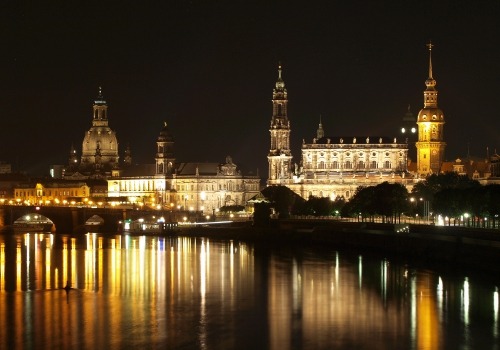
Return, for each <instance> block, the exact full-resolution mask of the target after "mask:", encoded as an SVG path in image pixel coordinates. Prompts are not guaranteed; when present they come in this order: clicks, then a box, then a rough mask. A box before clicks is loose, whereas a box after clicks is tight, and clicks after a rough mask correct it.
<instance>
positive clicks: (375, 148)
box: [267, 65, 413, 199]
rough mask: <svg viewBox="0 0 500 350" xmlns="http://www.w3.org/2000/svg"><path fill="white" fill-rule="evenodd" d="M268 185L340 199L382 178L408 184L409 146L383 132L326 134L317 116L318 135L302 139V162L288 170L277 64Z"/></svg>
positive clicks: (285, 120) (284, 100)
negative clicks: (306, 139) (381, 134)
mask: <svg viewBox="0 0 500 350" xmlns="http://www.w3.org/2000/svg"><path fill="white" fill-rule="evenodd" d="M272 102H273V116H272V119H271V129H270V132H271V148H270V151H269V154H268V157H267V158H268V160H269V177H268V182H267V183H268V185H283V186H287V187H288V188H290V189H291V190H293V191H294V192H295V193H297V194H298V195H300V196H302V197H303V198H306V199H307V198H308V197H309V196H315V197H330V198H332V199H335V198H336V197H344V198H346V199H349V198H350V197H351V196H352V195H353V194H354V192H355V191H356V189H357V188H358V187H359V186H374V185H377V184H380V183H382V182H384V181H388V182H391V183H401V184H403V185H412V184H413V179H412V177H411V176H409V175H410V174H409V173H408V169H407V161H408V159H407V158H408V144H407V143H406V140H405V141H399V140H398V139H397V138H390V137H384V136H366V135H365V136H325V130H324V129H323V123H322V121H321V120H320V123H319V126H318V130H317V132H316V137H315V138H313V139H312V141H311V142H306V141H305V139H303V141H302V147H301V159H300V164H297V163H296V164H294V165H293V169H292V161H291V159H292V154H291V151H290V147H289V145H290V131H291V128H290V121H289V120H288V117H287V103H288V100H287V91H286V89H285V83H284V82H283V79H282V68H281V65H280V66H279V68H278V81H277V82H276V88H275V89H274V91H273V100H272Z"/></svg>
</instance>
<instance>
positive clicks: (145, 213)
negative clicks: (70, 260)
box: [0, 205, 200, 233]
mask: <svg viewBox="0 0 500 350" xmlns="http://www.w3.org/2000/svg"><path fill="white" fill-rule="evenodd" d="M27 214H39V215H43V216H46V217H47V218H49V219H50V220H52V222H53V223H54V225H55V229H56V232H58V233H77V232H83V231H84V230H85V222H86V221H87V220H88V219H89V218H90V217H92V216H93V215H98V216H100V217H101V218H103V220H104V222H103V224H102V226H101V228H100V229H101V230H102V231H103V232H117V231H118V230H119V222H120V221H123V220H126V219H131V220H136V219H139V218H141V217H142V218H147V217H148V218H151V217H153V216H155V217H157V218H159V217H164V218H165V221H166V222H180V221H183V220H184V218H187V220H190V221H194V220H195V219H196V218H199V215H200V213H199V212H186V211H179V210H174V211H170V210H146V209H138V208H89V207H73V206H60V207H59V206H24V205H1V206H0V228H2V227H9V226H10V225H12V224H13V223H14V221H16V220H17V219H18V218H20V217H22V216H24V215H27Z"/></svg>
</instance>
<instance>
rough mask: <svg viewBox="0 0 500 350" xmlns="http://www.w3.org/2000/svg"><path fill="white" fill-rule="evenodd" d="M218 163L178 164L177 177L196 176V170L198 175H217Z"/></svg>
mask: <svg viewBox="0 0 500 350" xmlns="http://www.w3.org/2000/svg"><path fill="white" fill-rule="evenodd" d="M219 166H220V163H209V162H206V163H179V164H178V165H177V175H178V176H188V175H196V174H197V172H196V169H197V168H198V174H199V175H213V176H215V175H217V173H218V171H219Z"/></svg>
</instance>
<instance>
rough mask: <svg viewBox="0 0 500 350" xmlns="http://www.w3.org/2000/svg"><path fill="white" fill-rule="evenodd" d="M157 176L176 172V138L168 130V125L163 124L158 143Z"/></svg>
mask: <svg viewBox="0 0 500 350" xmlns="http://www.w3.org/2000/svg"><path fill="white" fill-rule="evenodd" d="M155 159H156V174H157V175H172V173H173V172H174V165H175V158H174V138H173V136H172V135H171V134H170V131H169V130H168V127H167V123H166V122H164V123H163V129H161V131H160V136H158V139H157V141H156V157H155Z"/></svg>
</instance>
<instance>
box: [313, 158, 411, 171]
mask: <svg viewBox="0 0 500 350" xmlns="http://www.w3.org/2000/svg"><path fill="white" fill-rule="evenodd" d="M382 164H383V168H385V169H392V163H391V162H390V161H388V160H386V161H385V162H383V163H382ZM340 165H341V164H340V162H337V161H333V162H332V163H330V164H328V163H325V162H323V161H321V162H319V163H318V164H317V169H340ZM355 165H356V166H355ZM400 166H402V163H400ZM306 169H312V163H310V162H308V163H306ZM342 169H367V166H366V163H365V162H363V161H359V162H358V163H357V164H354V162H351V161H349V160H348V161H346V162H344V163H342ZM368 169H379V163H378V162H377V161H371V162H370V163H369V167H368Z"/></svg>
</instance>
